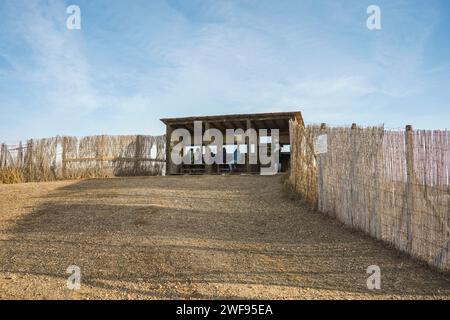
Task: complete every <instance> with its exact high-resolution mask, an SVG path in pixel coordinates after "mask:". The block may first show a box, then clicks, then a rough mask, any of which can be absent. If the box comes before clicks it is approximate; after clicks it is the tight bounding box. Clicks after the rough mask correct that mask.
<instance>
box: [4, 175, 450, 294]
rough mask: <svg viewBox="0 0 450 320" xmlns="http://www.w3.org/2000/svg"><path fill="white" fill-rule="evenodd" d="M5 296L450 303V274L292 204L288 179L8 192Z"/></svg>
mask: <svg viewBox="0 0 450 320" xmlns="http://www.w3.org/2000/svg"><path fill="white" fill-rule="evenodd" d="M70 265H77V266H79V267H80V268H81V277H82V278H81V288H80V289H79V290H69V289H67V286H66V281H67V277H68V276H69V274H67V273H66V269H67V267H68V266H70ZM370 265H378V266H379V267H380V268H381V290H374V291H373V290H369V289H367V286H366V280H367V277H368V276H369V275H368V274H366V268H367V267H368V266H370ZM0 297H1V298H3V299H136V298H137V299H175V298H181V299H214V298H221V299H235V298H236V299H238V298H251V299H381V298H386V299H409V298H413V299H416V298H418V299H421V298H432V299H450V275H448V274H443V273H439V272H437V271H436V270H433V269H431V268H429V267H427V266H425V265H424V264H422V263H420V262H417V261H414V260H412V259H409V258H408V257H406V256H405V255H404V254H402V253H399V252H398V251H396V250H394V249H392V248H389V247H388V246H386V245H384V244H382V243H380V242H378V241H375V240H373V239H371V238H370V237H368V236H366V235H364V234H362V233H360V232H356V231H352V230H350V229H348V228H345V227H344V226H343V225H342V224H341V223H339V222H338V221H336V220H334V219H333V218H330V217H327V216H325V215H323V214H320V213H317V212H314V211H310V210H308V209H307V208H305V207H304V206H302V205H301V204H300V203H299V201H297V200H292V199H289V198H287V197H286V194H285V192H283V188H282V183H281V177H280V176H272V177H269V176H171V177H136V178H114V179H103V180H80V181H62V182H49V183H26V184H16V185H0Z"/></svg>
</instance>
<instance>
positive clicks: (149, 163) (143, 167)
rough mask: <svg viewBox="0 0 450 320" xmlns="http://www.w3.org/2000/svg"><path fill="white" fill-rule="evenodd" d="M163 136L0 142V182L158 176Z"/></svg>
mask: <svg viewBox="0 0 450 320" xmlns="http://www.w3.org/2000/svg"><path fill="white" fill-rule="evenodd" d="M164 172H165V136H163V135H162V136H144V135H129V136H109V135H99V136H87V137H81V138H78V137H67V136H64V137H59V136H58V137H52V138H46V139H30V140H28V141H27V143H26V145H22V143H19V144H18V145H16V146H8V145H6V144H2V145H1V147H0V183H15V182H30V181H51V180H60V179H78V178H100V177H110V176H137V175H139V176H145V175H162V174H163V173H164Z"/></svg>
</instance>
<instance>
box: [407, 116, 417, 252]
mask: <svg viewBox="0 0 450 320" xmlns="http://www.w3.org/2000/svg"><path fill="white" fill-rule="evenodd" d="M405 150H406V212H405V223H406V235H407V244H406V250H407V252H411V251H412V215H413V213H414V209H415V208H414V136H413V128H412V126H411V125H407V126H406V127H405Z"/></svg>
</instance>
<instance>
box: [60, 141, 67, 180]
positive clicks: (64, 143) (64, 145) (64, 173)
mask: <svg viewBox="0 0 450 320" xmlns="http://www.w3.org/2000/svg"><path fill="white" fill-rule="evenodd" d="M61 158H62V169H61V171H62V178H63V179H66V177H67V168H66V159H67V137H63V139H62V156H61Z"/></svg>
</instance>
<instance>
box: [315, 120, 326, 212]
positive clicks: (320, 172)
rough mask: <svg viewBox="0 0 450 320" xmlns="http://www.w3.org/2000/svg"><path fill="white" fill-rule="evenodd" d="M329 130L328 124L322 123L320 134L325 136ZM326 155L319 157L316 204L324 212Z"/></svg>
mask: <svg viewBox="0 0 450 320" xmlns="http://www.w3.org/2000/svg"><path fill="white" fill-rule="evenodd" d="M326 130H327V124H326V123H321V124H320V134H325V133H326ZM324 156H325V155H323V154H319V155H318V156H317V167H318V168H317V195H316V197H317V202H316V204H315V208H317V209H319V210H322V209H323V203H322V199H323V186H324V181H323V167H324V164H323V158H324Z"/></svg>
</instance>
